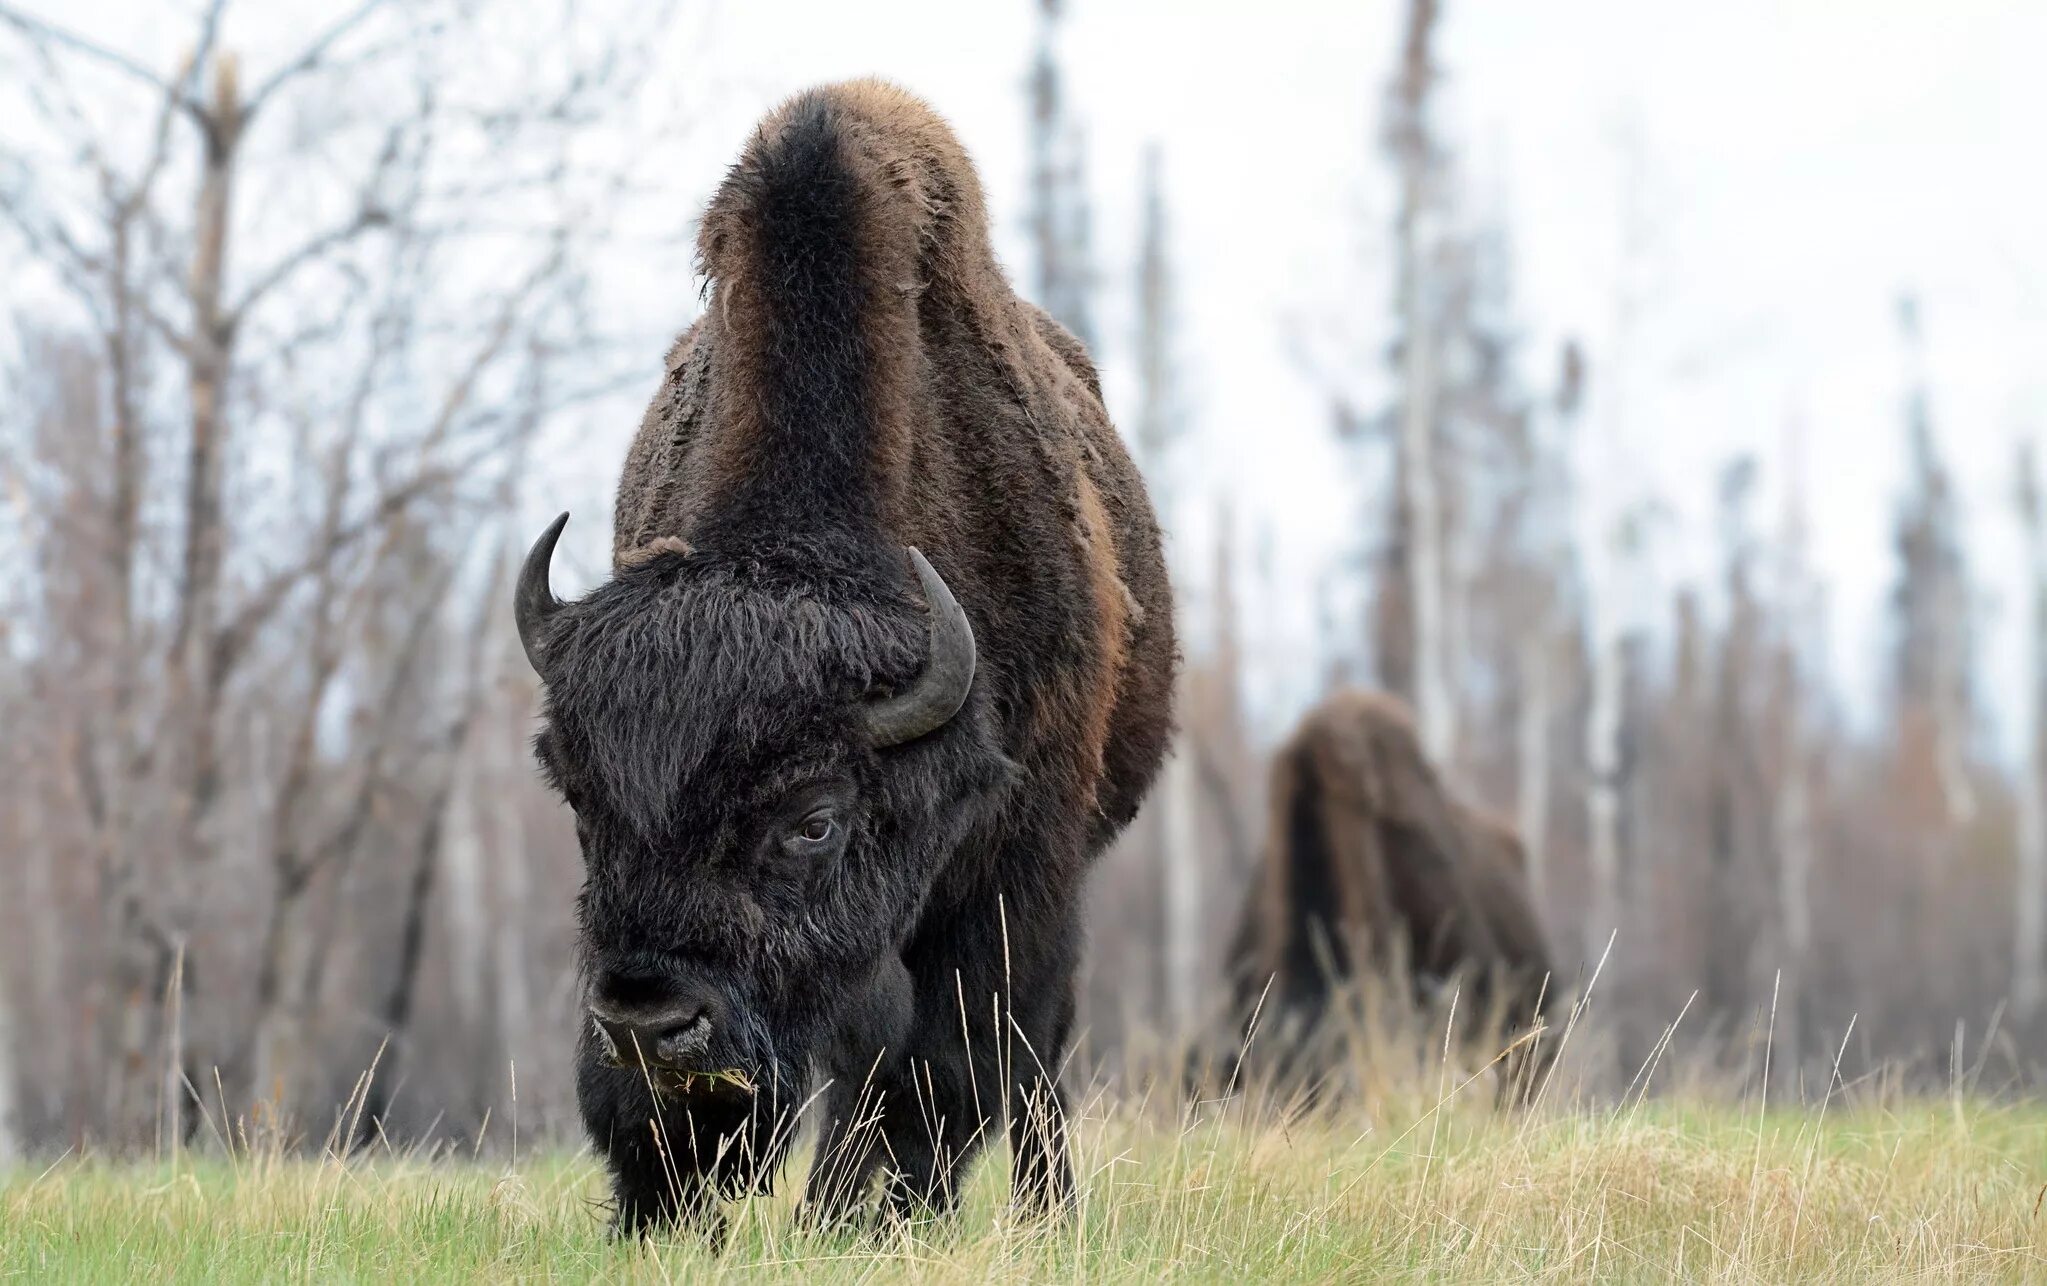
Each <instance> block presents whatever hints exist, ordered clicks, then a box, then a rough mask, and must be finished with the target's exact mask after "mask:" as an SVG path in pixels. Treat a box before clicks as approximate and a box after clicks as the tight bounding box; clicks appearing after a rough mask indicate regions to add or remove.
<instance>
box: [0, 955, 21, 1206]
mask: <svg viewBox="0 0 2047 1286" xmlns="http://www.w3.org/2000/svg"><path fill="white" fill-rule="evenodd" d="M16 1048H17V1046H16V1045H15V1034H14V996H13V994H12V993H11V992H9V991H8V988H7V976H6V975H5V974H4V973H0V1174H5V1173H6V1172H7V1171H8V1170H10V1169H12V1168H13V1166H14V1164H15V1162H17V1161H19V1160H20V1159H21V1155H22V1150H23V1149H22V1140H21V1108H20V1100H19V1098H18V1096H17V1092H16V1091H17V1087H19V1086H20V1085H21V1083H22V1082H21V1079H20V1077H19V1076H17V1075H16V1070H17V1069H16V1067H15V1054H14V1051H15V1049H16Z"/></svg>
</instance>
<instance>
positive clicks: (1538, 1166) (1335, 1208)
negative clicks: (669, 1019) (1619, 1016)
mask: <svg viewBox="0 0 2047 1286" xmlns="http://www.w3.org/2000/svg"><path fill="white" fill-rule="evenodd" d="M1159 1116H1160V1114H1158V1113H1155V1112H1154V1113H1146V1112H1141V1111H1139V1110H1137V1109H1135V1108H1117V1109H1110V1110H1103V1109H1097V1110H1096V1111H1094V1112H1092V1113H1091V1114H1090V1116H1089V1118H1088V1119H1087V1120H1086V1121H1085V1122H1084V1123H1082V1124H1081V1125H1080V1126H1079V1127H1078V1139H1077V1145H1078V1148H1079V1160H1080V1163H1081V1167H1082V1171H1083V1175H1084V1179H1083V1189H1084V1192H1083V1196H1082V1199H1081V1201H1080V1203H1079V1205H1078V1208H1077V1210H1076V1211H1075V1212H1074V1213H1073V1215H1072V1216H1071V1217H1070V1218H1068V1219H1066V1220H1064V1221H1062V1222H1056V1223H1052V1224H1046V1225H1038V1224H1032V1223H1029V1222H1025V1221H1020V1220H1019V1219H1017V1218H1015V1217H1013V1216H1012V1214H1011V1212H1010V1211H1009V1210H1008V1209H1007V1208H1006V1206H1005V1203H1004V1202H1003V1200H1002V1188H1003V1183H1004V1182H1005V1166H1004V1165H1003V1164H1002V1163H1001V1162H999V1161H998V1162H995V1163H984V1164H983V1165H981V1166H980V1167H979V1168H978V1169H977V1171H976V1173H975V1176H974V1180H973V1183H972V1187H971V1191H970V1193H969V1196H968V1198H967V1201H966V1203H965V1208H964V1209H963V1210H962V1211H961V1212H960V1213H959V1214H958V1215H957V1216H955V1217H953V1218H951V1219H947V1220H944V1221H941V1222H938V1223H934V1224H928V1225H922V1226H915V1227H909V1228H897V1229H892V1230H889V1231H886V1232H881V1233H868V1234H859V1235H856V1234H836V1235H826V1234H818V1233H811V1232H804V1231H799V1229H798V1228H797V1226H796V1223H795V1221H794V1220H793V1219H792V1217H791V1215H792V1199H791V1197H790V1196H789V1195H788V1194H787V1193H784V1194H782V1195H778V1196H776V1197H773V1198H766V1199H762V1200H758V1201H755V1202H751V1203H748V1204H746V1205H743V1206H741V1207H738V1208H737V1209H736V1210H735V1212H734V1219H733V1224H732V1235H731V1236H730V1238H729V1239H728V1241H727V1242H726V1244H725V1245H724V1246H723V1247H722V1248H721V1249H717V1250H713V1249H710V1248H708V1247H706V1246H704V1245H702V1244H699V1243H697V1242H695V1241H692V1240H688V1239H683V1240H677V1241H673V1242H664V1243H656V1244H619V1243H614V1242H612V1241H610V1240H609V1239H608V1238H607V1237H606V1235H605V1229H604V1223H603V1214H602V1211H601V1210H600V1209H599V1207H598V1204H597V1203H598V1202H599V1201H600V1200H601V1198H602V1196H603V1181H602V1176H601V1175H600V1174H599V1172H598V1170H597V1168H596V1166H595V1164H594V1162H592V1161H590V1160H589V1159H587V1158H584V1157H578V1156H574V1155H570V1154H552V1155H549V1156H547V1157H545V1158H544V1159H538V1160H526V1159H522V1160H521V1161H520V1162H519V1163H518V1164H517V1165H514V1166H509V1167H497V1168H494V1167H493V1166H491V1165H490V1164H488V1163H487V1162H486V1163H476V1162H464V1161H443V1162H429V1161H426V1160H423V1159H420V1158H417V1157H415V1158H401V1157H391V1156H385V1157H381V1158H376V1159H372V1160H367V1161H361V1162H355V1163H349V1164H343V1163H340V1162H336V1161H332V1160H329V1161H325V1162H322V1161H317V1160H309V1159H293V1158H289V1157H284V1156H276V1155H270V1156H256V1157H243V1158H237V1159H234V1160H229V1159H227V1158H194V1159H189V1160H187V1161H185V1162H183V1163H181V1164H178V1165H176V1166H172V1165H168V1164H159V1165H154V1166H149V1165H117V1164H112V1163H102V1162H95V1161H76V1160H72V1161H66V1162H63V1163H60V1164H58V1165H56V1166H55V1167H54V1168H52V1169H50V1170H49V1171H48V1172H45V1173H20V1174H16V1175H14V1176H12V1177H9V1178H6V1179H0V1277H8V1278H12V1279H21V1280H33V1281H39V1282H40V1281H195V1282H196V1281H208V1282H211V1281H230V1282H232V1281H250V1282H254V1281H264V1282H273V1281H322V1282H324V1281H362V1282H371V1281H375V1282H384V1281H431V1280H443V1279H446V1280H462V1281H485V1280H487V1281H503V1280H514V1279H517V1280H577V1281H580V1280H589V1279H598V1280H624V1281H650V1282H651V1281H692V1282H694V1281H720V1280H743V1281H755V1280H762V1281H798V1280H801V1281H849V1282H851V1281H858V1282H871V1281H898V1280H900V1281H915V1282H952V1281H1083V1280H1084V1281H1155V1280H1160V1279H1164V1278H1168V1277H1178V1278H1185V1279H1188V1280H1196V1281H1221V1282H1233V1283H1250V1282H1264V1281H1303V1282H1309V1281H1312V1282H1322V1281H1422V1280H1428V1281H1457V1282H1473V1281H1500V1280H1528V1279H1549V1280H1569V1281H1578V1280H1592V1279H1599V1280H1624V1281H1651V1280H1654V1281H1670V1280H1683V1281H1695V1280H1726V1281H1770V1282H1775V1281H1791V1280H1814V1281H1820V1280H1824V1281H1841V1282H1864V1281H1898V1280H1910V1281H1928V1280H1933V1281H1948V1280H1971V1281H1974V1280H1985V1279H1989V1280H2010V1281H2022V1280H2047V1259H2043V1257H2042V1250H2043V1242H2042V1237H2043V1230H2047V1223H2043V1222H2042V1221H2043V1219H2047V1211H2043V1209H2042V1202H2041V1197H2042V1194H2043V1191H2047V1187H2043V1185H2047V1110H2043V1109H2041V1108H2039V1107H2033V1106H2026V1107H2015V1106H1997V1105H1991V1104H1987V1103H1984V1104H1970V1103H1967V1102H1956V1101H1949V1100H1939V1101H1928V1102H1920V1103H1909V1104H1906V1105H1904V1106H1897V1105H1893V1106H1891V1107H1888V1108H1881V1109H1880V1108H1877V1107H1874V1106H1861V1107H1853V1108H1843V1107H1842V1106H1841V1105H1840V1104H1839V1103H1836V1104H1835V1105H1834V1107H1833V1109H1832V1110H1831V1111H1830V1112H1827V1113H1826V1114H1825V1115H1824V1118H1822V1116H1821V1115H1820V1114H1819V1113H1817V1112H1814V1111H1800V1112H1775V1111H1773V1112H1770V1113H1767V1114H1763V1115H1761V1116H1760V1117H1759V1116H1758V1114H1757V1113H1755V1112H1754V1111H1747V1112H1744V1111H1742V1110H1741V1109H1739V1108H1737V1107H1716V1106H1710V1105H1708V1104H1706V1103H1705V1102H1703V1101H1698V1102H1664V1103H1657V1102H1653V1101H1652V1102H1650V1103H1649V1104H1647V1105H1646V1106H1641V1107H1630V1108H1627V1109H1622V1110H1618V1111H1616V1110H1613V1109H1594V1108H1568V1109H1567V1108H1541V1109H1537V1110H1536V1111H1535V1112H1533V1113H1530V1114H1527V1115H1523V1116H1518V1117H1517V1116H1511V1115H1501V1114H1497V1113H1495V1112H1493V1111H1492V1110H1491V1109H1490V1107H1488V1106H1486V1105H1483V1104H1478V1103H1469V1104H1467V1103H1464V1102H1462V1101H1459V1102H1457V1103H1455V1104H1452V1105H1451V1106H1449V1107H1447V1108H1445V1109H1443V1110H1441V1111H1435V1110H1428V1109H1427V1108H1426V1106H1425V1105H1418V1106H1417V1107H1416V1108H1415V1109H1413V1110H1409V1111H1407V1112H1405V1113H1404V1114H1403V1113H1401V1112H1399V1111H1396V1110H1393V1109H1386V1110H1383V1111H1382V1112H1380V1113H1379V1114H1378V1115H1377V1119H1368V1117H1367V1115H1366V1114H1365V1113H1363V1112H1362V1111H1356V1110H1352V1111H1343V1112H1334V1113H1331V1114H1328V1115H1326V1116H1323V1117H1319V1118H1316V1119H1312V1120H1306V1121H1295V1122H1293V1123H1290V1124H1282V1123H1279V1122H1277V1121H1262V1122H1251V1121H1247V1120H1245V1119H1244V1118H1243V1116H1242V1114H1241V1112H1240V1111H1238V1110H1236V1109H1233V1110H1232V1111H1230V1112H1225V1113H1220V1114H1217V1115H1215V1116H1213V1117H1211V1118H1210V1119H1206V1120H1202V1121H1199V1122H1196V1123H1193V1124H1189V1125H1174V1124H1172V1123H1170V1122H1167V1121H1164V1120H1161V1119H1158V1118H1159ZM785 1186H794V1185H785Z"/></svg>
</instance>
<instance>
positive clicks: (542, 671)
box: [512, 511, 569, 679]
mask: <svg viewBox="0 0 2047 1286" xmlns="http://www.w3.org/2000/svg"><path fill="white" fill-rule="evenodd" d="M568 525H569V515H568V513H567V512H566V511H564V512H563V513H562V515H561V517H559V518H556V519H555V520H554V521H553V522H551V523H549V524H548V526H547V530H546V531H543V532H541V533H540V539H538V540H536V541H534V542H533V548H531V549H529V550H527V551H526V563H525V565H524V566H522V567H521V568H520V569H519V586H518V589H517V590H515V591H514V593H513V595H512V614H513V617H514V618H515V619H516V620H517V621H518V623H519V645H520V646H521V647H524V648H525V649H526V662H527V664H529V665H531V666H532V667H533V672H534V673H535V674H538V675H539V676H540V677H541V678H543V679H544V678H546V677H547V667H546V666H545V665H543V664H542V660H543V659H544V657H545V655H546V652H547V627H548V623H549V622H550V621H552V620H553V619H554V615H555V613H557V612H559V611H561V608H562V601H561V600H560V599H558V598H556V597H555V596H554V590H553V588H552V587H551V586H550V585H549V584H548V576H547V573H548V569H549V568H550V567H551V566H552V565H553V563H554V546H555V542H556V541H558V540H560V539H561V535H562V528H564V527H566V526H568Z"/></svg>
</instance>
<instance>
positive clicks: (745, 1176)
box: [576, 1043, 789, 1238]
mask: <svg viewBox="0 0 2047 1286" xmlns="http://www.w3.org/2000/svg"><path fill="white" fill-rule="evenodd" d="M576 1100H577V1105H578V1106H579V1107H580V1108H581V1109H582V1115H583V1124H584V1126H585V1127H586V1128H587V1129H588V1130H589V1132H590V1141H591V1143H592V1145H593V1146H595V1148H596V1149H597V1152H598V1154H599V1155H600V1156H602V1157H603V1158H604V1161H605V1165H606V1168H607V1169H609V1170H610V1171H611V1190H612V1198H613V1216H612V1218H613V1224H612V1227H613V1230H614V1231H615V1232H617V1233H619V1234H620V1235H639V1234H644V1233H647V1232H650V1231H656V1230H658V1229H661V1228H664V1227H668V1226H671V1225H678V1224H679V1225H681V1226H683V1227H688V1228H692V1229H695V1230H697V1231H700V1232H702V1233H704V1234H706V1235H708V1236H711V1237H713V1238H715V1237H717V1236H719V1235H720V1234H721V1233H722V1230H723V1219H722V1217H721V1216H720V1214H719V1212H718V1201H719V1199H720V1198H721V1197H729V1196H737V1195H739V1194H741V1193H743V1192H745V1191H747V1190H749V1189H751V1188H755V1187H760V1186H765V1185H766V1184H767V1183H769V1182H771V1181H772V1178H773V1174H774V1168H775V1166H776V1165H777V1164H778V1163H779V1162H780V1160H781V1154H782V1152H783V1150H784V1149H785V1147H786V1144H787V1135H788V1133H789V1131H788V1130H787V1129H786V1128H778V1120H779V1118H778V1117H777V1116H776V1113H775V1108H774V1103H773V1101H772V1095H771V1091H770V1090H768V1089H763V1090H762V1091H761V1094H760V1098H759V1099H755V1098H750V1097H748V1096H746V1095H744V1094H741V1093H738V1092H736V1091H733V1092H724V1093H717V1094H699V1095H689V1096H684V1095H678V1094H666V1093H663V1094H656V1093H655V1092H654V1090H653V1088H652V1087H651V1086H650V1084H649V1081H648V1077H647V1075H646V1074H645V1073H644V1072H642V1071H640V1070H638V1069H633V1068H624V1067H613V1066H611V1065H609V1064H608V1063H606V1062H604V1061H602V1060H601V1059H600V1058H599V1057H598V1056H597V1053H596V1051H595V1050H594V1049H593V1048H591V1047H590V1046H589V1044H588V1043H586V1045H585V1047H584V1049H583V1050H582V1051H581V1053H580V1056H579V1059H578V1066H577V1073H576Z"/></svg>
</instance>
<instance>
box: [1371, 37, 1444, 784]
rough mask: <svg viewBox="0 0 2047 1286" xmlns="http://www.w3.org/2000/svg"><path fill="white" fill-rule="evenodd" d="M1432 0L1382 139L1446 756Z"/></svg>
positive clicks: (1424, 719)
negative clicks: (1431, 269)
mask: <svg viewBox="0 0 2047 1286" xmlns="http://www.w3.org/2000/svg"><path fill="white" fill-rule="evenodd" d="M1436 17H1437V6H1436V0H1409V3H1408V6H1407V22H1406V29H1405V34H1404V36H1403V38H1402V41H1401V54H1400V65H1399V68H1398V70H1397V72H1396V74H1395V76H1394V80H1393V87H1392V92H1391V93H1390V95H1389V99H1388V109H1387V112H1388V119H1387V128H1386V146H1387V149H1388V151H1389V152H1390V154H1391V155H1392V157H1393V160H1394V167H1395V172H1396V175H1397V179H1398V188H1399V196H1398V204H1397V207H1396V214H1395V216H1394V237H1393V255H1394V262H1395V265H1396V268H1395V271H1396V274H1397V276H1396V286H1395V297H1394V309H1395V312H1396V314H1397V315H1398V317H1399V324H1400V347H1399V353H1400V433H1399V440H1398V441H1399V445H1398V449H1397V465H1396V477H1397V479H1398V485H1399V489H1400V503H1399V506H1398V508H1397V510H1396V512H1397V514H1398V518H1397V521H1398V522H1399V523H1400V524H1401V533H1400V536H1399V538H1398V539H1397V540H1396V545H1397V547H1398V548H1399V549H1400V551H1401V553H1402V555H1403V559H1402V566H1401V568H1400V571H1401V573H1402V575H1401V579H1402V581H1403V584H1404V588H1405V590H1406V597H1407V606H1408V609H1409V611H1410V613H1411V618H1410V626H1411V635H1412V637H1411V639H1410V640H1409V642H1408V643H1407V645H1406V647H1407V655H1408V656H1409V657H1410V658H1411V666H1412V673H1413V683H1414V689H1413V694H1412V695H1413V700H1414V707H1415V716H1416V720H1417V723H1418V725H1419V727H1420V731H1421V737H1422V746H1423V748H1424V749H1425V750H1426V751H1427V752H1428V754H1429V756H1430V758H1432V759H1435V760H1437V761H1439V762H1440V761H1443V760H1445V759H1447V758H1448V757H1449V756H1450V754H1451V753H1452V750H1453V748H1454V746H1455V743H1456V736H1457V726H1456V704H1455V702H1454V700H1453V699H1452V694H1451V691H1450V679H1449V676H1448V674H1447V672H1446V667H1447V660H1446V646H1445V645H1446V643H1447V633H1446V631H1445V629H1444V618H1445V604H1444V593H1445V580H1444V577H1445V570H1444V554H1443V541H1444V529H1443V522H1442V514H1441V507H1440V505H1439V503H1438V494H1437V488H1438V478H1437V468H1438V464H1437V457H1436V434H1437V415H1438V410H1439V400H1438V399H1439V393H1438V387H1437V384H1438V378H1439V376H1438V372H1437V369H1436V367H1437V360H1438V356H1439V354H1438V351H1437V345H1438V336H1437V334H1436V325H1435V308H1436V301H1435V299H1434V298H1433V297H1432V293H1431V289H1432V282H1431V280H1430V278H1429V275H1428V264H1429V262H1430V259H1431V255H1432V254H1433V252H1434V245H1435V238H1436V236H1437V217H1438V209H1437V201H1438V195H1437V191H1436V188H1437V184H1438V183H1439V182H1440V169H1441V166H1440V163H1439V159H1438V156H1437V146H1436V143H1435V140H1434V137H1433V134H1432V132H1431V129H1430V124H1429V118H1428V112H1429V105H1430V94H1431V91H1432V90H1433V89H1434V87H1435V84H1436V80H1437V76H1438V73H1437V70H1436V67H1435V63H1434V61H1433V57H1432V53H1431V49H1430V42H1431V40H1432V38H1433V36H1434V32H1435V25H1436Z"/></svg>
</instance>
